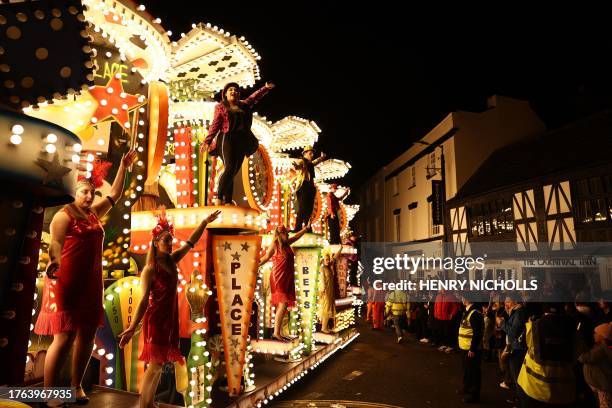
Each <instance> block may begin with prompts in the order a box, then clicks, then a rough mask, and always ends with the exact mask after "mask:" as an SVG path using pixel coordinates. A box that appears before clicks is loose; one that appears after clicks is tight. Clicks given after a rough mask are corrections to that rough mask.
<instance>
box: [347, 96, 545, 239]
mask: <svg viewBox="0 0 612 408" xmlns="http://www.w3.org/2000/svg"><path fill="white" fill-rule="evenodd" d="M542 132H544V124H543V122H542V121H541V120H540V119H539V118H538V116H537V115H536V114H535V112H533V110H532V109H531V108H530V106H529V103H528V102H526V101H521V100H516V99H512V98H507V97H502V96H493V97H491V98H489V100H488V109H487V110H485V111H483V112H476V113H475V112H463V111H458V112H452V113H450V114H449V115H447V116H446V117H445V118H444V119H443V120H442V121H441V122H440V123H439V124H438V125H437V126H436V127H435V128H434V129H432V130H431V131H430V132H429V133H428V134H426V135H425V136H424V137H423V138H421V139H420V140H419V141H418V142H417V143H415V144H414V145H413V146H412V147H410V148H409V149H408V150H407V151H405V152H404V153H403V154H401V155H400V156H399V157H397V158H396V159H395V160H393V161H392V162H391V163H389V164H388V165H386V166H384V167H383V168H382V169H381V170H380V171H379V172H377V173H376V174H375V175H374V176H373V177H372V178H371V179H370V180H368V181H367V182H366V183H364V185H363V186H361V189H360V203H361V211H360V214H359V220H358V222H357V223H358V226H359V229H360V231H361V233H362V234H363V235H364V237H365V239H366V240H367V241H369V242H389V243H391V242H393V243H412V244H415V243H427V242H435V241H438V242H442V241H443V239H444V228H443V225H441V224H435V223H434V222H433V218H434V212H435V211H436V209H435V208H434V207H433V205H432V204H433V203H434V201H435V200H434V199H433V195H432V183H435V182H436V181H437V182H439V181H442V176H443V175H444V187H445V198H446V199H450V198H453V197H454V196H455V194H456V192H457V191H458V190H459V189H460V188H461V187H462V186H463V184H465V182H466V181H467V180H468V179H469V178H470V177H471V175H472V174H473V173H474V172H475V171H476V170H477V169H478V167H479V166H480V164H481V163H482V162H483V161H484V160H485V159H486V158H487V157H488V156H489V155H490V154H491V153H492V152H493V151H495V150H496V149H497V148H499V147H502V146H505V145H508V144H511V143H513V142H515V141H517V140H522V139H526V138H530V137H534V136H535V135H537V134H541V133H542ZM442 156H444V169H442V158H443V157H442ZM398 247H401V246H398Z"/></svg>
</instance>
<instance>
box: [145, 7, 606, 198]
mask: <svg viewBox="0 0 612 408" xmlns="http://www.w3.org/2000/svg"><path fill="white" fill-rule="evenodd" d="M144 4H145V5H146V7H147V11H149V12H151V13H152V15H153V16H154V17H159V18H161V19H162V25H163V26H164V27H165V28H166V29H170V30H172V32H173V36H172V39H173V40H178V39H179V38H180V36H179V35H180V33H181V32H188V31H189V30H190V29H191V24H192V23H194V22H195V23H197V22H204V23H207V22H210V23H211V24H213V25H217V26H219V27H220V28H223V29H225V30H229V31H230V32H231V33H232V34H236V35H238V36H242V35H244V36H245V37H246V39H247V41H249V43H250V44H252V45H253V46H254V47H255V49H256V50H257V51H258V52H259V54H260V55H261V56H262V60H261V61H260V69H261V73H262V84H263V81H266V80H268V81H273V82H275V83H276V84H277V88H276V89H274V90H273V91H272V93H270V94H269V96H268V97H267V98H265V99H264V100H263V101H262V102H261V103H260V105H259V106H258V107H257V108H256V111H257V112H258V113H260V114H261V115H264V116H267V118H268V119H271V120H274V121H276V120H278V119H281V118H283V117H284V116H287V115H296V116H300V117H303V118H306V119H310V120H314V121H315V122H317V124H318V125H319V127H320V128H321V129H322V131H323V132H322V133H321V137H320V139H319V143H318V144H317V148H318V149H321V150H323V151H325V152H326V153H327V154H328V155H329V156H331V157H337V158H340V159H343V160H347V161H349V162H350V163H351V164H352V166H353V169H352V170H351V172H350V173H349V175H348V176H346V177H345V178H344V179H343V180H340V183H342V184H348V185H350V186H352V187H355V188H356V187H358V186H359V185H360V184H361V183H362V182H363V181H365V180H366V179H367V178H369V177H370V176H371V175H373V174H374V172H375V171H376V170H377V169H379V168H380V167H381V166H383V165H385V164H386V163H388V162H390V161H391V160H392V159H394V158H395V157H397V156H398V155H399V154H401V153H402V152H403V151H404V150H405V149H407V148H408V147H409V146H410V145H411V143H412V141H413V140H415V139H418V138H420V137H422V136H424V135H425V134H426V133H427V132H428V131H429V130H430V129H431V128H433V127H434V126H435V125H436V124H437V123H438V122H439V121H440V120H441V119H442V118H443V117H444V116H446V115H447V114H448V113H449V112H450V111H454V110H472V111H477V110H480V109H483V108H484V107H485V103H486V98H487V97H488V96H490V95H492V94H496V93H497V94H501V95H507V96H512V97H517V98H524V99H527V100H529V101H531V103H532V106H533V108H534V109H535V110H536V112H537V113H538V114H539V115H540V116H541V117H542V119H543V120H544V121H545V123H546V124H547V126H548V127H549V128H551V129H552V128H556V127H559V126H561V125H563V124H565V123H568V122H570V121H572V120H574V119H576V118H578V117H582V116H585V115H588V114H590V113H593V112H595V111H598V110H601V109H604V108H609V107H612V80H611V79H610V78H611V77H612V64H611V63H610V62H609V60H610V57H611V56H612V30H610V29H609V28H607V27H610V24H609V23H608V22H607V21H598V20H599V18H596V16H598V15H599V16H601V18H602V19H605V17H606V15H607V12H606V13H604V12H603V11H601V12H598V11H597V10H589V11H588V12H585V13H582V12H579V11H578V10H575V9H572V10H568V12H567V13H566V14H565V15H562V16H559V13H558V10H557V11H554V12H553V10H548V11H547V12H546V13H545V14H541V15H540V14H537V13H534V11H533V10H531V9H526V10H514V11H512V12H510V10H501V11H496V12H495V13H489V14H488V15H487V16H480V15H479V16H477V17H469V18H467V17H465V16H463V15H459V14H456V13H455V12H454V11H453V10H450V12H449V10H447V9H445V10H436V12H435V13H425V12H423V11H422V10H417V9H414V10H411V9H410V8H408V9H406V6H405V2H383V1H378V2H368V3H365V4H364V3H362V2H356V1H351V2H349V1H346V2H333V1H327V2H319V1H290V2H287V1H286V2H283V3H274V2H242V1H233V2H229V1H218V2H214V1H206V2H202V5H199V4H198V3H195V2H193V0H192V1H184V0H172V1H163V2H161V1H145V2H144ZM400 6H402V7H401V8H400ZM441 11H445V13H444V14H445V15H446V17H443V16H442V15H441ZM487 11H488V10H478V12H479V13H482V12H487ZM475 12H476V11H474V13H475ZM465 14H471V13H465ZM471 15H472V16H475V15H476V14H471ZM585 23H586V25H583V24H585ZM611 137H612V135H611ZM354 200H356V197H354V196H353V197H352V200H351V199H349V201H354Z"/></svg>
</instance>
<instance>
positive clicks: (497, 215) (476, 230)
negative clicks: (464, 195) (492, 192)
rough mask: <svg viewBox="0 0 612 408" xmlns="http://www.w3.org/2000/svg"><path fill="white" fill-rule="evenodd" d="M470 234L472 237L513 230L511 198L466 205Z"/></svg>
mask: <svg viewBox="0 0 612 408" xmlns="http://www.w3.org/2000/svg"><path fill="white" fill-rule="evenodd" d="M468 216H469V221H470V234H471V236H473V237H485V236H492V235H499V234H504V233H509V232H513V231H514V215H513V213H512V199H511V198H510V197H506V198H500V199H496V200H491V201H487V202H484V203H477V204H474V205H471V206H469V207H468Z"/></svg>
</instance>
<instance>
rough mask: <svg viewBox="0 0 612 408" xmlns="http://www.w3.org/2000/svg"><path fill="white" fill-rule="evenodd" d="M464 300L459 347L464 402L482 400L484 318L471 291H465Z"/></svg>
mask: <svg viewBox="0 0 612 408" xmlns="http://www.w3.org/2000/svg"><path fill="white" fill-rule="evenodd" d="M462 302H463V305H464V306H465V311H464V312H463V317H462V318H461V325H460V326H459V337H458V343H459V349H461V352H462V353H463V388H462V389H461V393H462V394H463V395H464V397H463V402H465V403H476V402H479V401H480V383H481V367H480V366H481V361H482V336H483V332H484V318H483V316H482V313H481V312H480V310H478V307H477V306H476V305H475V304H474V303H472V296H471V294H470V293H464V294H463V296H462Z"/></svg>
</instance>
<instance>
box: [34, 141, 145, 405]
mask: <svg viewBox="0 0 612 408" xmlns="http://www.w3.org/2000/svg"><path fill="white" fill-rule="evenodd" d="M135 159H136V152H135V151H134V150H130V151H129V152H127V153H126V154H125V155H124V156H123V157H122V159H121V164H120V165H119V169H118V170H117V175H116V176H115V180H114V181H113V185H112V187H111V193H110V195H108V196H106V197H104V198H102V199H99V200H95V197H96V194H95V193H96V189H97V188H100V187H101V186H102V183H103V181H104V176H105V173H106V170H107V169H108V167H106V168H105V167H104V165H96V166H94V169H93V170H92V175H91V177H89V178H85V177H79V179H78V183H77V187H76V194H75V199H74V203H72V204H68V205H66V206H64V208H62V209H61V210H60V211H58V212H57V213H56V214H55V216H54V217H53V220H52V221H51V226H50V229H51V243H50V244H49V258H50V262H49V265H47V272H46V275H47V276H46V277H45V283H44V288H43V299H42V308H41V311H40V314H39V315H38V320H37V321H36V326H35V327H34V332H35V333H36V334H42V335H47V336H48V335H52V336H53V341H52V343H51V345H50V346H49V349H48V350H47V356H46V359H45V372H44V386H45V388H48V387H56V386H57V385H58V378H57V377H58V376H59V372H60V370H61V368H62V366H63V365H64V361H65V360H66V357H67V355H68V352H69V351H70V349H71V347H72V345H73V344H74V352H73V354H72V380H71V385H72V386H73V387H75V388H76V399H77V403H80V404H84V403H87V401H88V398H87V397H86V396H85V392H84V391H83V388H82V387H81V381H82V380H83V375H84V374H85V369H86V368H87V364H88V363H89V358H90V357H91V352H92V350H93V343H94V338H95V335H96V329H97V328H98V327H103V325H104V310H103V308H102V296H103V290H104V288H103V284H102V283H103V282H102V245H103V243H104V228H103V227H102V224H101V223H100V218H102V217H103V216H104V215H106V213H108V211H109V210H110V209H111V208H112V207H113V206H114V205H115V202H116V201H117V200H118V199H119V198H120V197H121V194H122V192H123V184H124V182H125V173H126V169H127V168H129V167H130V166H131V165H132V163H133V162H134V160H135ZM49 405H51V404H49Z"/></svg>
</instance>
